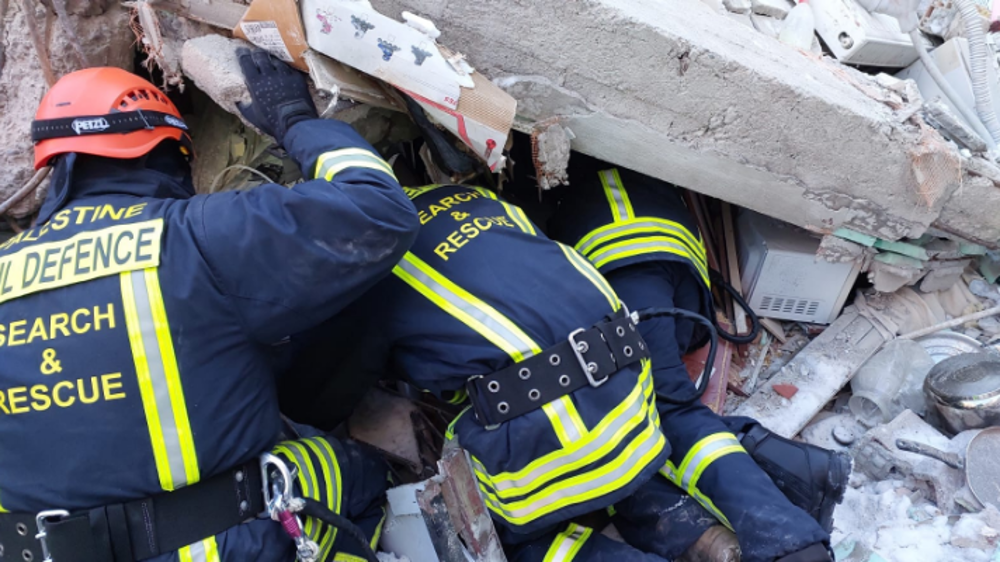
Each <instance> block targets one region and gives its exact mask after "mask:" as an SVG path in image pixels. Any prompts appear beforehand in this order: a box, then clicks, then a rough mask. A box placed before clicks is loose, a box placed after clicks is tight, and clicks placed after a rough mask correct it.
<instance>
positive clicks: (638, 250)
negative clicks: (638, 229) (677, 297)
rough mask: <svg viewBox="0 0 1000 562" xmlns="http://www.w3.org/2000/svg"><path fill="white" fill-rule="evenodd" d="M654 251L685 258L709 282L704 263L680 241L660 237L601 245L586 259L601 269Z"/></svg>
mask: <svg viewBox="0 0 1000 562" xmlns="http://www.w3.org/2000/svg"><path fill="white" fill-rule="evenodd" d="M656 252H665V253H669V254H674V255H677V256H680V257H682V258H686V259H687V260H688V261H690V262H691V263H692V265H694V267H695V269H696V270H698V274H699V275H700V276H701V279H702V281H704V283H705V284H706V285H708V284H709V283H710V281H709V279H708V270H707V269H706V267H705V264H704V263H702V262H701V261H700V260H699V259H697V258H695V256H693V255H692V254H691V252H689V251H688V249H687V247H686V246H684V245H683V244H681V243H680V242H673V241H671V240H669V239H665V238H662V237H646V238H630V239H628V240H623V241H621V242H615V243H614V244H609V245H607V246H603V247H601V249H599V250H597V251H596V252H594V253H592V254H591V255H590V256H588V259H590V261H591V262H593V264H594V267H596V268H597V269H601V268H602V267H604V266H605V265H607V264H609V263H611V262H614V261H618V260H622V259H625V258H629V257H632V256H638V255H646V254H651V253H656Z"/></svg>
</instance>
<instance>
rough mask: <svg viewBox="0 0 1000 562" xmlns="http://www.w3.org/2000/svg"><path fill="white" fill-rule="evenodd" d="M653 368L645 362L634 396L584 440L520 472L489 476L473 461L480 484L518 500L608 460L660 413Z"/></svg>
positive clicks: (498, 493)
mask: <svg viewBox="0 0 1000 562" xmlns="http://www.w3.org/2000/svg"><path fill="white" fill-rule="evenodd" d="M650 365H651V363H650V361H649V360H648V359H646V360H643V363H642V373H641V374H640V376H639V380H638V381H637V383H636V386H635V388H633V389H632V392H630V393H629V395H628V396H627V397H626V398H625V399H624V400H622V402H621V403H620V404H619V405H618V406H616V407H615V409H614V410H612V411H611V412H609V413H608V415H607V416H605V417H604V419H602V420H601V421H600V423H598V424H597V426H596V427H594V429H593V430H591V431H590V432H588V433H587V435H586V436H585V437H584V438H582V439H580V440H578V441H576V442H574V443H573V444H572V445H570V446H567V447H565V448H563V449H560V450H558V451H553V452H552V453H549V454H547V455H545V456H542V457H539V458H538V459H535V460H534V461H532V462H531V463H529V464H528V465H527V466H525V467H524V468H522V469H521V470H518V471H516V472H503V473H500V474H496V475H489V474H487V472H486V469H485V468H484V467H483V465H482V463H480V462H479V460H478V459H476V458H475V457H473V458H472V461H473V469H474V470H475V472H476V475H477V476H478V478H479V480H480V481H481V482H483V483H484V484H486V485H488V486H489V487H490V488H491V489H492V490H494V491H495V492H496V494H497V496H498V497H500V498H511V497H518V496H523V495H525V494H528V493H530V492H532V491H534V490H537V489H538V488H540V487H542V486H543V485H545V484H547V483H548V482H550V481H552V480H553V479H555V478H558V477H560V476H563V475H565V474H568V473H570V472H573V471H575V470H577V469H579V468H582V467H584V466H587V465H588V464H591V463H593V462H595V461H597V460H600V459H601V458H603V457H604V456H606V455H607V454H608V453H610V452H611V451H613V450H614V449H615V447H616V446H617V445H618V444H619V443H620V442H621V440H622V439H624V438H625V436H627V435H628V434H629V433H631V432H632V431H633V430H635V428H637V427H639V426H640V425H641V424H642V423H643V422H644V421H645V420H647V419H648V417H649V413H650V411H652V412H653V413H655V412H656V408H655V407H653V383H652V376H651V368H650ZM463 413H464V412H463ZM459 416H461V414H459Z"/></svg>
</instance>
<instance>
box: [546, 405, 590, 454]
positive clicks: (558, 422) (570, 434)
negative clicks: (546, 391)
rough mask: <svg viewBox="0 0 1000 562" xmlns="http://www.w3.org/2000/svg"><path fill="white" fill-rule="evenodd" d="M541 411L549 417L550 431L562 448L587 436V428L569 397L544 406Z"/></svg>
mask: <svg viewBox="0 0 1000 562" xmlns="http://www.w3.org/2000/svg"><path fill="white" fill-rule="evenodd" d="M542 410H544V411H545V415H547V416H548V417H549V422H551V423H552V429H553V430H554V431H555V432H556V437H558V438H559V442H560V443H562V445H563V446H564V447H565V446H566V445H569V444H570V443H573V442H574V441H576V440H578V439H580V438H581V437H583V436H584V435H586V434H587V426H586V425H584V423H583V419H582V418H580V412H578V411H577V410H576V405H575V404H573V400H572V399H570V397H569V396H563V397H562V398H559V399H558V400H553V401H552V402H549V403H548V404H545V405H544V406H542Z"/></svg>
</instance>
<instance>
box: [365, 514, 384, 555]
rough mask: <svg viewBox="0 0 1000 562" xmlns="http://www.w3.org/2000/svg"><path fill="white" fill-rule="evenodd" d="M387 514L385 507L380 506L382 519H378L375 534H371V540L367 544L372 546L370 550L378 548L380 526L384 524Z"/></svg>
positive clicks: (380, 533)
mask: <svg viewBox="0 0 1000 562" xmlns="http://www.w3.org/2000/svg"><path fill="white" fill-rule="evenodd" d="M387 516H388V514H387V513H386V512H385V508H384V507H383V508H382V519H379V522H378V525H376V526H375V534H374V535H372V541H371V543H370V545H369V546H371V547H372V550H376V549H377V548H378V541H379V539H381V538H382V527H384V526H385V519H386V517H387Z"/></svg>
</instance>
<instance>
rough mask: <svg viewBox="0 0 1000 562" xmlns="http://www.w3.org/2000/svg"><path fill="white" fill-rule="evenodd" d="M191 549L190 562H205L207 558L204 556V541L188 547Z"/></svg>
mask: <svg viewBox="0 0 1000 562" xmlns="http://www.w3.org/2000/svg"><path fill="white" fill-rule="evenodd" d="M188 548H190V549H191V562H207V561H208V558H207V557H206V556H205V543H204V541H198V542H196V543H193V544H191V545H189V547H188Z"/></svg>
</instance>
